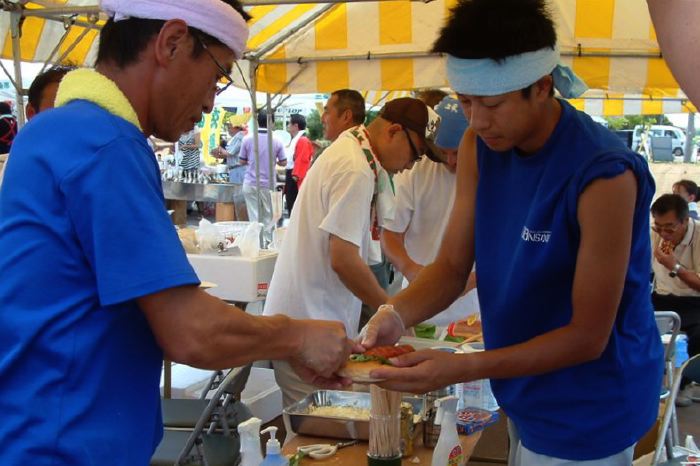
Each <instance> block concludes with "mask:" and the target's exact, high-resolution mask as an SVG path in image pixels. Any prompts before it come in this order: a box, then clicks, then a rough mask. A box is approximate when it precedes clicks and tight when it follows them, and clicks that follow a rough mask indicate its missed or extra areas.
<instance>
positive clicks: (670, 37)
mask: <svg viewBox="0 0 700 466" xmlns="http://www.w3.org/2000/svg"><path fill="white" fill-rule="evenodd" d="M647 3H648V5H649V13H650V14H651V19H652V21H653V23H654V27H655V29H656V35H657V38H658V41H659V46H660V47H661V52H662V53H663V56H664V60H665V61H666V62H667V63H668V66H669V68H670V69H671V72H672V73H673V76H674V77H675V78H676V80H677V81H678V84H680V86H681V88H682V89H683V91H685V93H686V95H687V96H688V97H689V98H690V100H691V101H692V102H693V103H694V104H695V105H700V84H699V83H698V79H697V73H698V69H700V58H699V57H698V54H696V53H692V50H693V49H694V46H695V44H697V43H698V40H700V31H699V30H698V25H697V19H698V15H700V3H699V2H698V1H697V0H647Z"/></svg>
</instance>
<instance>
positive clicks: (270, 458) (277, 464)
mask: <svg viewBox="0 0 700 466" xmlns="http://www.w3.org/2000/svg"><path fill="white" fill-rule="evenodd" d="M268 432H269V433H270V440H268V441H267V444H266V445H265V459H264V460H263V461H262V463H260V466H287V465H288V464H289V460H288V459H287V458H286V457H285V456H283V455H282V446H281V445H280V442H279V440H277V439H276V438H275V437H276V436H277V427H275V426H270V427H268V428H267V429H264V430H263V431H262V432H260V435H262V434H266V433H268Z"/></svg>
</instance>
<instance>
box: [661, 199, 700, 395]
mask: <svg viewBox="0 0 700 466" xmlns="http://www.w3.org/2000/svg"><path fill="white" fill-rule="evenodd" d="M674 187H675V186H674ZM651 215H652V217H653V218H654V221H653V224H652V233H651V241H652V243H651V246H652V249H653V251H654V260H653V263H652V268H653V270H654V292H653V294H652V303H653V304H654V309H655V310H656V311H673V312H676V313H677V314H678V315H679V316H680V317H681V330H682V331H684V332H685V333H686V334H687V335H688V355H690V356H691V357H692V356H694V355H696V354H698V353H700V276H698V273H699V272H700V224H698V222H697V221H696V220H694V219H692V218H689V216H688V205H687V203H686V202H685V200H684V199H683V197H681V196H680V195H678V194H664V195H663V196H661V197H659V198H658V199H657V200H656V201H655V202H654V204H652V206H651ZM690 389H691V387H690V385H689V381H688V380H685V379H684V380H683V382H682V383H681V392H680V393H679V394H678V398H677V399H676V406H681V407H684V406H690V404H691V403H692V398H691V393H690Z"/></svg>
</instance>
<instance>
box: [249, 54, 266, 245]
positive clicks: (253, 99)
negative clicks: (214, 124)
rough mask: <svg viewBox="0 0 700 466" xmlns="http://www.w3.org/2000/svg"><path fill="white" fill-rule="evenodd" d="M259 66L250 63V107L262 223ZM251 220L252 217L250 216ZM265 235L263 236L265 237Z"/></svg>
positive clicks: (259, 210)
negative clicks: (258, 94)
mask: <svg viewBox="0 0 700 466" xmlns="http://www.w3.org/2000/svg"><path fill="white" fill-rule="evenodd" d="M256 68H257V63H256V62H251V63H250V70H249V71H250V103H251V105H250V107H251V110H250V112H251V120H252V123H253V131H252V134H253V152H254V153H255V189H256V193H257V195H258V196H257V197H258V218H257V222H258V223H260V212H261V211H262V198H261V197H260V142H259V141H258V130H259V128H258V99H257V96H256V92H257V90H256V89H257V85H258V83H257V80H256V77H255V74H256V73H255V69H256ZM248 219H249V220H250V217H249V218H248ZM264 236H265V235H263V236H262V237H261V238H264Z"/></svg>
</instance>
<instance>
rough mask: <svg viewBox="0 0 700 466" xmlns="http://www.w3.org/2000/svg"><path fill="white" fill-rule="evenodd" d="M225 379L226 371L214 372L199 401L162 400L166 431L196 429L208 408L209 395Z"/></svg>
mask: <svg viewBox="0 0 700 466" xmlns="http://www.w3.org/2000/svg"><path fill="white" fill-rule="evenodd" d="M225 377H226V374H225V373H224V371H221V370H218V371H214V372H212V374H211V376H210V377H209V380H208V381H207V383H206V385H205V386H204V388H203V389H202V393H201V394H200V395H199V398H198V399H186V398H161V400H160V408H161V412H162V413H163V426H164V427H165V428H166V429H168V428H170V429H186V430H192V429H194V426H195V425H197V421H198V420H199V417H200V415H201V414H202V412H203V411H204V410H205V409H206V407H207V403H208V400H207V395H208V394H209V393H210V392H211V391H212V390H216V389H217V388H219V386H220V385H221V383H222V382H223V381H224V378H225Z"/></svg>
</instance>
